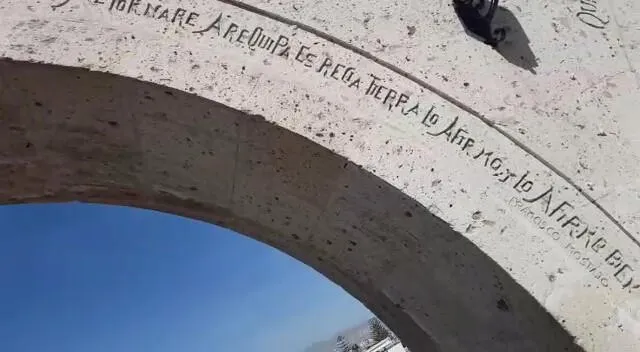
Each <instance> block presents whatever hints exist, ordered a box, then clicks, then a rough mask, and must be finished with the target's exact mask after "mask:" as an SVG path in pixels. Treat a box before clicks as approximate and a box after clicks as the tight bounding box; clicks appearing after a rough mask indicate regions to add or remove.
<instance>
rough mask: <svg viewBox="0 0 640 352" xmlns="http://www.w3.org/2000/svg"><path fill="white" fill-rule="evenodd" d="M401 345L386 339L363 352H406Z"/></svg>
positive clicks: (396, 341)
mask: <svg viewBox="0 0 640 352" xmlns="http://www.w3.org/2000/svg"><path fill="white" fill-rule="evenodd" d="M406 351H407V350H406V349H405V348H404V346H403V345H402V343H400V341H398V340H392V339H391V338H386V339H384V340H382V341H380V342H378V343H376V344H375V345H373V346H371V347H369V348H368V349H367V350H366V351H365V352H406Z"/></svg>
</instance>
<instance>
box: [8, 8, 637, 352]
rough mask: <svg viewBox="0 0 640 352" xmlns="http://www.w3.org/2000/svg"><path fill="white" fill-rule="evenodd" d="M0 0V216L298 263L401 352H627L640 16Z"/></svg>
mask: <svg viewBox="0 0 640 352" xmlns="http://www.w3.org/2000/svg"><path fill="white" fill-rule="evenodd" d="M500 4H501V8H499V10H498V12H497V15H496V18H495V22H496V25H500V26H503V27H505V28H506V31H507V38H506V40H505V42H503V43H501V44H500V46H499V47H498V48H497V49H495V50H494V49H492V48H491V47H489V46H487V45H484V44H483V43H481V42H479V41H477V40H476V39H474V38H472V37H470V36H468V35H467V34H466V32H465V29H464V27H463V26H462V24H461V22H460V20H459V19H458V18H457V17H456V14H455V12H454V11H453V8H452V6H451V4H450V3H449V1H440V2H425V1H417V0H394V1H388V0H379V1H376V2H371V1H363V0H353V1H343V2H330V1H327V2H317V1H307V0H299V1H277V2H276V1H258V0H247V1H244V2H240V1H234V0H224V1H205V0H182V1H180V0H165V1H160V0H149V1H148V0H38V1H36V0H2V1H1V2H0V123H1V125H0V176H1V177H0V202H2V203H4V204H9V203H12V204H13V203H25V202H42V201H71V200H80V201H89V202H104V203H114V204H122V205H131V206H139V207H146V208H152V209H158V210H162V211H167V212H172V213H176V214H181V215H184V216H189V217H193V218H198V219H202V220H205V221H209V222H212V223H216V224H220V225H223V226H226V227H228V228H231V229H234V230H237V231H240V232H242V233H244V234H246V235H248V236H251V237H253V238H255V239H257V240H260V241H262V242H265V243H267V244H269V245H272V246H274V247H276V248H279V249H281V250H283V251H284V252H286V253H288V254H290V255H292V256H294V257H296V258H298V259H300V260H302V261H303V262H305V263H306V264H308V265H310V266H312V267H314V268H315V269H317V270H318V271H319V272H321V273H323V274H324V275H326V276H327V277H328V278H330V279H331V280H333V281H335V282H336V283H338V284H339V285H341V286H342V287H343V288H345V290H347V291H348V292H349V293H351V294H352V295H354V296H355V297H356V298H358V299H360V300H361V301H362V302H363V303H364V304H365V305H367V307H369V308H370V309H371V310H372V311H373V312H374V313H376V314H377V315H378V316H380V317H381V318H382V319H383V320H384V321H385V322H386V323H388V325H389V326H390V327H391V328H392V329H394V330H395V331H396V332H397V333H398V335H399V336H400V337H401V338H402V339H403V341H405V342H406V344H407V345H408V346H409V347H410V348H411V350H412V351H414V352H418V351H447V352H449V351H492V352H493V351H580V350H584V351H638V350H640V262H639V259H640V247H639V246H640V242H639V236H640V176H639V175H640V137H638V136H639V135H640V120H639V118H638V116H639V115H638V114H639V111H640V73H639V72H638V66H640V49H639V48H638V46H639V45H640V2H637V1H632V0H610V1H596V0H553V1H545V2H535V3H532V2H529V1H524V0H512V1H508V0H504V1H502V2H501V3H500Z"/></svg>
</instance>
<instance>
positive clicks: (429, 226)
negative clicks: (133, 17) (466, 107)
mask: <svg viewBox="0 0 640 352" xmlns="http://www.w3.org/2000/svg"><path fill="white" fill-rule="evenodd" d="M0 87H2V90H0V121H1V122H2V125H3V126H6V129H4V130H3V136H2V138H0V158H1V159H2V167H1V168H0V173H1V175H0V176H1V177H0V180H2V181H1V183H0V203H3V204H19V203H32V202H63V201H83V202H97V203H105V204H116V205H128V206H135V207H140V208H147V209H154V210H159V211H163V212H168V213H172V214H177V215H181V216H185V217H190V218H194V219H199V220H203V221H206V222H209V223H213V224H216V225H220V226H223V227H226V228H229V229H232V230H234V231H237V232H240V233H242V234H245V235H247V236H250V237H252V238H254V239H257V240H258V241H261V242H263V243H266V244H268V245H270V246H273V247H275V248H277V249H280V250H282V251H284V252H285V253H287V254H289V255H291V256H293V257H294V258H296V259H298V260H300V261H302V262H303V263H305V264H307V265H309V266H311V267H312V268H314V269H316V270H317V271H318V272H320V273H321V274H323V275H324V276H326V277H327V278H329V279H330V280H332V281H334V282H335V283H337V284H338V285H339V286H341V287H343V288H344V289H345V290H346V291H347V292H349V293H350V294H351V295H353V296H354V297H355V298H357V299H358V300H360V301H361V302H363V304H365V306H366V307H367V308H368V309H370V310H371V311H372V312H373V313H374V314H376V315H377V316H379V317H380V318H381V319H382V320H383V321H384V322H385V323H386V324H387V325H388V326H389V327H390V328H391V329H392V330H393V331H395V332H396V333H397V334H398V335H399V337H400V338H401V340H402V341H403V342H405V343H406V345H407V346H408V347H409V348H410V349H411V350H412V351H413V352H418V351H513V350H518V351H563V350H566V351H578V350H580V348H579V347H578V346H577V345H576V344H575V343H574V341H573V338H572V337H571V336H570V334H568V333H567V332H566V331H565V330H564V329H563V328H562V326H561V325H560V324H559V323H558V322H557V321H556V320H555V319H554V318H553V317H552V316H551V315H550V314H549V313H548V312H547V311H546V310H545V309H544V308H543V307H542V306H541V305H540V304H539V303H538V301H537V300H536V299H535V298H534V297H532V296H531V294H530V293H529V292H527V290H526V289H524V288H523V287H522V286H520V285H519V284H518V283H517V282H516V281H515V280H514V279H513V278H512V277H511V276H510V275H509V273H508V271H507V270H505V269H504V268H502V267H501V266H500V265H498V264H497V263H496V262H495V261H494V260H493V259H492V258H490V257H489V256H488V255H486V254H485V253H484V252H483V251H482V250H481V249H479V248H478V247H477V246H476V245H474V244H473V243H472V242H471V241H470V240H469V239H467V238H466V237H465V236H463V235H461V234H460V233H458V232H456V231H454V230H453V229H452V228H451V227H450V226H449V225H448V224H447V223H446V222H444V221H443V220H441V219H440V218H438V217H437V216H435V215H434V214H433V213H432V212H431V211H430V210H429V209H427V208H426V207H425V206H424V205H422V204H420V203H419V202H417V201H415V200H413V199H412V198H410V197H408V196H407V195H406V194H404V193H403V192H402V191H401V190H399V189H397V188H395V187H393V186H391V185H390V184H388V183H387V182H385V181H384V180H382V179H380V178H379V177H377V176H374V175H372V174H371V173H369V172H367V171H366V170H364V169H363V168H361V167H359V166H358V165H355V164H353V163H352V162H350V161H349V160H347V159H346V158H344V157H342V156H340V155H338V154H336V153H334V152H332V151H330V150H328V149H326V148H324V147H321V146H319V145H317V144H315V143H313V142H311V141H309V140H307V139H305V138H304V137H302V136H300V135H297V134H295V133H293V132H291V131H288V130H286V129H285V128H283V127H280V126H277V125H274V124H271V123H269V122H267V121H265V120H264V119H263V118H261V117H260V116H256V115H249V114H246V113H243V112H241V111H237V110H234V109H231V108H229V107H226V106H225V105H223V104H220V103H218V102H214V101H210V100H206V99H203V98H199V97H197V96H194V95H191V94H188V93H185V92H182V91H179V90H176V89H172V88H167V87H163V86H159V85H155V84H151V83H147V82H142V81H137V80H135V79H131V78H126V77H121V76H116V75H112V74H106V73H98V72H92V71H88V70H84V69H78V68H69V67H61V66H53V65H45V64H35V63H26V62H17V61H0Z"/></svg>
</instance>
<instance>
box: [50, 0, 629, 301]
mask: <svg viewBox="0 0 640 352" xmlns="http://www.w3.org/2000/svg"><path fill="white" fill-rule="evenodd" d="M88 1H89V2H90V3H91V4H93V5H99V6H104V7H106V8H108V10H109V11H111V12H117V13H122V14H126V15H131V16H140V17H146V18H149V19H154V20H157V21H162V22H165V23H167V24H171V25H176V26H179V27H181V28H183V29H186V30H189V31H190V32H191V33H193V34H194V35H200V36H202V37H203V38H205V36H204V35H205V34H207V36H206V37H211V36H212V35H213V39H214V40H224V41H228V42H229V43H231V44H233V45H236V46H239V47H244V48H248V49H249V50H250V51H262V52H264V53H266V54H267V55H272V56H274V57H276V58H280V59H282V60H288V61H291V62H293V63H294V64H298V65H301V66H304V67H305V68H307V69H309V70H310V71H312V72H313V73H314V74H317V75H321V76H322V77H324V78H325V79H328V80H334V81H336V82H338V83H339V84H342V85H344V86H346V87H347V88H349V89H352V90H353V91H354V92H356V93H357V94H361V95H363V96H364V97H368V98H370V99H372V100H373V101H376V102H377V103H378V104H380V106H381V107H383V108H384V109H385V110H387V111H389V112H392V113H395V114H396V115H397V116H398V117H399V118H403V119H411V120H412V121H415V123H416V124H417V125H418V126H421V127H422V128H424V129H425V132H426V134H427V135H428V136H429V137H430V138H437V139H441V140H442V141H443V142H444V143H447V144H449V145H450V146H451V147H452V148H454V149H455V150H456V151H457V152H458V153H461V155H462V156H463V157H465V158H469V159H470V160H471V161H472V162H473V163H475V164H476V165H478V166H479V167H481V168H482V169H484V170H485V171H486V172H487V173H488V174H489V175H490V177H492V178H494V179H495V180H496V182H498V183H499V184H502V185H503V186H504V187H508V188H509V189H510V190H511V191H512V192H513V193H514V196H513V197H512V198H511V200H510V202H509V204H510V205H511V206H512V207H514V208H516V209H518V211H519V212H520V213H521V214H522V215H523V216H524V217H525V218H528V219H529V221H530V222H531V223H533V224H534V225H535V226H536V227H538V228H539V229H540V230H541V231H543V232H545V233H546V234H548V235H549V236H550V237H551V238H552V239H553V240H555V241H558V242H561V243H562V247H563V248H564V249H565V250H566V251H567V252H568V253H569V255H570V256H571V257H573V258H574V259H575V260H576V261H577V262H578V263H579V264H580V265H582V266H583V267H584V268H585V269H586V270H587V271H588V272H589V273H590V274H591V275H593V277H595V279H596V280H597V281H598V282H600V284H601V285H602V286H605V287H611V286H613V284H615V285H617V286H618V288H621V289H623V290H625V291H627V292H629V293H632V294H638V293H639V292H640V279H638V278H637V277H636V274H635V273H636V269H635V268H633V267H632V266H631V264H630V263H631V261H629V260H627V257H626V255H625V252H624V249H620V248H615V247H614V246H612V245H611V244H610V243H609V241H608V240H607V234H606V233H602V230H599V229H597V228H596V227H595V226H594V225H593V224H590V223H589V220H588V219H587V218H586V217H585V216H583V215H581V214H579V213H577V212H576V207H575V205H574V204H572V203H571V202H570V201H567V200H566V199H565V198H563V197H562V195H561V193H560V192H558V191H557V190H556V189H555V188H554V186H548V187H544V186H542V185H541V182H539V180H537V179H536V177H535V175H534V174H533V172H532V171H530V170H523V169H519V168H517V167H514V166H513V165H510V164H509V162H508V161H509V159H508V158H506V157H505V156H504V155H503V154H501V152H500V151H499V150H492V149H491V148H490V147H488V146H485V145H483V144H482V143H481V142H479V140H478V139H477V138H474V134H473V131H470V130H469V128H468V127H467V126H466V125H464V124H463V123H461V121H460V118H459V116H447V115H446V114H444V113H442V112H440V111H439V110H438V109H437V108H436V106H435V105H434V104H431V103H426V102H423V101H419V100H417V99H415V98H413V97H412V96H410V95H408V94H407V93H403V92H401V91H400V90H399V89H395V88H393V87H391V86H389V85H388V84H386V83H385V82H384V80H383V79H382V78H380V77H378V76H376V75H375V74H373V73H369V72H361V70H359V69H358V68H356V67H354V66H353V65H350V64H349V63H347V62H341V61H338V60H336V59H334V58H332V57H330V56H328V55H327V54H321V53H319V52H315V51H314V50H313V49H312V46H310V45H305V44H304V43H294V41H293V40H292V39H291V38H290V37H289V36H287V35H283V34H279V33H272V32H269V31H267V30H265V29H264V28H263V27H260V26H255V27H251V26H249V27H248V26H244V25H243V24H241V23H238V22H235V21H234V20H232V19H231V18H230V16H226V15H224V14H223V13H219V14H218V15H217V16H211V18H210V19H209V20H203V17H202V16H200V14H199V13H198V12H196V11H194V10H190V9H184V8H180V7H176V8H171V7H167V6H165V5H162V4H158V3H154V2H144V1H142V0H88ZM68 2H69V0H66V2H64V3H62V4H63V5H64V4H66V3H68ZM60 6H62V5H57V7H60ZM52 8H54V9H55V8H56V7H53V6H52ZM597 12H598V8H597V4H596V0H581V11H580V12H579V13H578V17H579V18H581V20H582V21H583V22H585V23H587V24H589V25H590V26H592V27H595V28H604V26H605V25H606V24H607V23H608V20H607V21H604V20H602V19H601V18H600V17H598V14H597ZM589 21H591V22H589ZM612 283H613V284H612Z"/></svg>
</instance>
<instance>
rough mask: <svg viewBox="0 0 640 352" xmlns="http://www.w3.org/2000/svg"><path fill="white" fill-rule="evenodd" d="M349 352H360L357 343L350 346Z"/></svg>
mask: <svg viewBox="0 0 640 352" xmlns="http://www.w3.org/2000/svg"><path fill="white" fill-rule="evenodd" d="M349 351H350V352H360V351H361V349H360V345H358V344H357V343H354V344H352V345H351V348H350V349H349Z"/></svg>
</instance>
